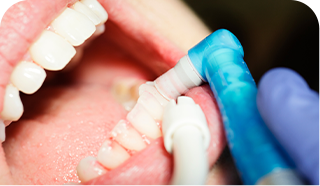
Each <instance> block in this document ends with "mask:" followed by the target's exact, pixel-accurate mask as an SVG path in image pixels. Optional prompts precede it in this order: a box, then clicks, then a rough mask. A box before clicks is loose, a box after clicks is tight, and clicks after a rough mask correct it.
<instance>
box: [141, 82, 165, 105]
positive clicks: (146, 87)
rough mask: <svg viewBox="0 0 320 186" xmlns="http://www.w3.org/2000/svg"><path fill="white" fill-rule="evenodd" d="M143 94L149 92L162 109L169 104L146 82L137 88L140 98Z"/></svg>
mask: <svg viewBox="0 0 320 186" xmlns="http://www.w3.org/2000/svg"><path fill="white" fill-rule="evenodd" d="M144 92H149V93H150V94H152V95H153V96H154V97H155V98H156V99H157V101H158V102H159V103H160V104H161V106H162V107H165V106H166V105H167V104H168V102H169V101H168V100H167V99H165V98H164V97H162V96H161V94H160V93H159V92H158V90H157V89H156V88H155V87H154V86H153V84H151V83H148V82H147V83H145V84H142V85H141V86H140V87H139V95H140V96H141V95H142V94H143V93H144Z"/></svg>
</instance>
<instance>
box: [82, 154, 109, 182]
mask: <svg viewBox="0 0 320 186" xmlns="http://www.w3.org/2000/svg"><path fill="white" fill-rule="evenodd" d="M106 172H107V170H106V169H105V168H104V167H103V166H102V165H100V164H99V162H98V161H97V159H96V158H95V157H92V156H88V157H85V158H83V159H82V160H80V162H79V164H78V166H77V175H78V177H79V179H80V180H81V181H82V182H86V181H89V180H91V179H93V178H96V177H98V176H100V175H102V174H105V173H106Z"/></svg>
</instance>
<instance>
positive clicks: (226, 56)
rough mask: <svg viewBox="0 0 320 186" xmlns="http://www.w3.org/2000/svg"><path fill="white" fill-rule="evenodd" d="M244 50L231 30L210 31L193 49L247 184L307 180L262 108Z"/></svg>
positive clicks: (193, 58) (192, 55) (195, 63)
mask: <svg viewBox="0 0 320 186" xmlns="http://www.w3.org/2000/svg"><path fill="white" fill-rule="evenodd" d="M243 55H244V52H243V48H242V46H241V44H240V42H239V41H238V39H237V38H236V37H235V36H234V35H233V34H232V33H231V32H229V31H228V30H225V29H221V30H217V31H216V32H214V33H212V34H211V35H209V36H208V37H207V38H205V39H204V40H203V41H201V42H200V43H199V44H197V45H196V46H195V47H193V48H192V49H190V50H189V51H188V56H189V58H190V61H191V63H192V64H193V66H194V67H195V69H196V70H197V72H198V73H199V75H200V76H201V77H202V79H203V80H205V81H207V82H208V83H209V85H210V87H211V90H212V91H213V93H214V95H215V98H216V99H217V102H218V105H219V108H220V112H221V114H222V117H223V123H224V127H225V132H226V136H227V140H228V144H229V148H230V150H231V153H232V155H233V158H234V160H235V163H236V166H237V169H238V171H239V173H240V176H241V177H242V179H243V182H244V183H245V184H302V182H301V181H300V179H299V178H298V177H297V176H296V175H295V172H294V171H293V167H292V165H291V162H290V161H289V160H288V157H287V155H286V154H285V153H284V152H283V149H282V148H281V147H280V145H279V144H278V142H277V141H276V140H275V138H274V136H273V135H272V134H271V132H270V131H269V129H268V128H267V126H266V125H265V123H264V121H263V120H262V118H261V116H260V113H259V111H258V109H257V104H256V96H257V87H256V84H255V82H254V80H253V78H252V76H251V74H250V71H249V69H248V67H247V65H246V63H245V62H244V60H243Z"/></svg>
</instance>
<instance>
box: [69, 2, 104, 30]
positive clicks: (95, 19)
mask: <svg viewBox="0 0 320 186" xmlns="http://www.w3.org/2000/svg"><path fill="white" fill-rule="evenodd" d="M72 8H73V9H74V10H75V11H77V12H80V13H82V14H84V15H85V16H87V18H88V19H90V21H92V23H93V24H94V25H99V24H100V23H101V20H100V18H99V17H98V16H97V15H96V14H95V13H94V12H93V11H92V10H90V9H89V8H88V7H87V6H86V5H84V4H82V3H81V2H76V3H75V4H74V5H73V6H72Z"/></svg>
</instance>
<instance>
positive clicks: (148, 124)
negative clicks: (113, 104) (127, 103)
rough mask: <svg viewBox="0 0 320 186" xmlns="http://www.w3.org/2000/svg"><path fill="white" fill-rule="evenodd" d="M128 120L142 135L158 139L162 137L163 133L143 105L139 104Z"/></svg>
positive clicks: (128, 116)
mask: <svg viewBox="0 0 320 186" xmlns="http://www.w3.org/2000/svg"><path fill="white" fill-rule="evenodd" d="M127 120H128V121H129V122H130V123H131V124H132V125H133V126H134V128H135V129H137V130H138V131H139V132H140V133H142V134H145V135H146V136H148V137H150V138H152V139H156V138H158V137H160V136H161V131H160V129H159V127H158V125H157V123H156V122H155V120H154V119H153V118H152V117H151V116H150V115H149V113H148V111H146V110H145V109H144V108H143V106H142V105H140V104H139V103H138V104H136V106H135V107H134V108H133V109H132V110H131V112H129V114H128V115H127Z"/></svg>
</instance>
